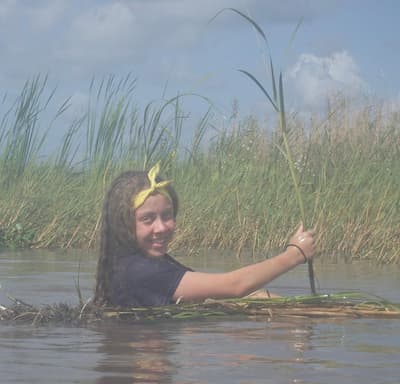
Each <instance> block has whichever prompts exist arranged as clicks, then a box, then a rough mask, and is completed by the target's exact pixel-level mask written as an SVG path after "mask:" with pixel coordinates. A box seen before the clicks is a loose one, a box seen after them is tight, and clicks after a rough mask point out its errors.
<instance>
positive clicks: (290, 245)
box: [286, 243, 308, 264]
mask: <svg viewBox="0 0 400 384" xmlns="http://www.w3.org/2000/svg"><path fill="white" fill-rule="evenodd" d="M288 247H295V248H297V249H298V250H299V251H300V253H301V254H302V255H303V257H304V264H305V263H307V261H308V259H307V256H306V254H305V253H304V251H303V250H302V249H301V248H300V247H299V246H298V245H296V244H292V243H290V244H288V245H287V246H286V248H288Z"/></svg>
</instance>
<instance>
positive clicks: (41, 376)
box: [0, 251, 400, 384]
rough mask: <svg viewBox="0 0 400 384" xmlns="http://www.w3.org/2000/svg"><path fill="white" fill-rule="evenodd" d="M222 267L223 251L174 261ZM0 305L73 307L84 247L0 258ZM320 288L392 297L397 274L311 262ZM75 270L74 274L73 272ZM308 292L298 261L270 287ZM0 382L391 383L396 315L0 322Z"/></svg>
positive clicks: (395, 375) (398, 352)
mask: <svg viewBox="0 0 400 384" xmlns="http://www.w3.org/2000/svg"><path fill="white" fill-rule="evenodd" d="M182 261H183V262H186V263H187V264H188V265H190V266H191V267H194V268H195V269H202V270H207V271H216V270H218V271H221V270H228V269H231V268H234V267H237V266H239V265H240V264H241V263H245V262H246V260H242V261H241V262H239V261H238V260H236V259H234V258H229V257H220V258H216V257H215V256H213V257H211V256H210V257H198V258H195V259H190V260H182ZM0 266H1V268H0V284H1V285H2V288H0V304H3V305H9V304H10V299H9V297H8V296H9V295H10V296H13V297H15V298H18V299H21V300H23V301H26V302H28V303H31V304H35V305H43V304H52V303H58V302H66V303H69V304H77V302H78V298H77V294H76V287H75V286H76V284H79V286H80V289H81V291H82V293H83V296H84V298H89V297H90V296H91V294H92V288H93V284H94V271H95V257H94V255H93V254H91V253H85V252H66V253H60V252H43V251H39V252H37V251H36V252H34V251H25V252H17V253H1V254H0ZM315 269H316V274H317V276H318V284H317V286H318V290H319V291H320V292H336V291H343V290H361V291H364V292H369V293H373V294H376V295H378V296H381V297H384V298H386V299H389V300H392V301H395V302H400V297H399V292H400V279H399V277H400V270H399V269H398V268H395V267H383V268H380V267H376V266H371V265H368V264H353V265H325V264H318V263H316V264H315ZM78 276H79V278H78ZM270 289H271V291H274V292H276V293H279V294H285V295H286V294H304V293H308V292H309V288H308V280H307V271H306V268H305V267H304V268H303V266H301V267H299V268H297V269H296V270H294V271H292V272H290V273H288V274H286V275H284V276H283V277H281V278H279V279H278V280H276V281H275V282H274V283H273V284H271V287H270ZM0 372H1V380H0V382H1V383H3V382H4V383H56V382H57V383H107V384H111V383H113V384H114V383H115V384H118V383H246V384H248V383H274V384H280V383H282V384H283V383H326V384H336V383H363V384H377V383H393V384H394V383H396V384H398V383H399V377H400V320H387V319H357V320H354V319H345V320H311V319H297V320H293V319H290V320H285V321H283V320H280V321H267V319H258V320H248V319H229V318H224V319H217V320H200V321H199V320H196V321H193V320H191V321H161V322H152V323H145V324H131V325H123V324H117V325H115V324H114V325H112V326H110V325H107V326H105V325H103V326H100V325H97V326H90V327H86V328H76V327H60V326H46V327H33V326H30V325H18V326H13V325H4V324H2V325H0Z"/></svg>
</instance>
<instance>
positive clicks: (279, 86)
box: [217, 8, 316, 295]
mask: <svg viewBox="0 0 400 384" xmlns="http://www.w3.org/2000/svg"><path fill="white" fill-rule="evenodd" d="M225 10H227V11H232V12H234V13H236V14H238V15H239V16H241V17H242V18H244V19H245V20H246V21H247V22H249V23H250V25H252V26H253V27H254V29H255V30H256V31H257V32H258V34H259V35H260V36H261V38H262V39H263V41H264V43H265V45H266V48H267V50H268V52H269V45H268V40H267V37H266V35H265V33H264V31H263V30H262V28H261V27H260V26H259V25H258V24H257V23H256V22H255V21H254V20H253V19H252V18H251V17H249V16H247V15H245V14H244V13H243V12H241V11H239V10H237V9H235V8H226V9H223V10H222V11H221V12H223V11H225ZM219 13H220V12H219ZM219 13H218V14H219ZM218 14H217V16H218ZM299 25H300V23H299V24H298V25H297V27H296V30H295V32H296V31H297V29H298V27H299ZM294 34H295V33H294ZM294 34H293V36H294ZM269 65H270V77H271V81H272V95H271V94H270V93H269V92H268V91H267V90H266V89H265V87H264V86H263V85H262V84H261V82H260V81H259V80H258V79H257V78H256V77H254V76H253V75H252V74H251V73H249V72H248V71H246V70H243V69H240V72H242V73H243V74H245V75H246V76H247V77H248V78H250V80H251V81H253V82H254V83H255V84H256V85H257V87H258V88H259V89H260V90H261V92H262V93H263V94H264V95H265V97H266V98H267V100H268V102H269V103H270V104H271V105H272V107H273V108H274V110H275V111H276V112H277V115H278V118H279V127H280V133H281V134H282V138H283V147H282V148H281V147H280V146H279V148H280V150H281V152H282V153H283V155H284V156H285V158H286V160H287V164H288V167H289V171H290V176H291V179H292V182H293V186H294V189H295V196H296V199H297V203H298V205H299V209H300V214H301V218H302V223H303V225H304V227H305V228H307V224H308V222H307V221H306V214H305V210H304V203H303V198H302V192H301V189H300V183H299V179H298V174H297V171H296V168H295V164H294V160H293V155H292V149H291V147H290V145H289V138H288V136H289V134H290V132H289V130H288V126H287V123H286V120H287V118H286V113H285V99H284V93H283V80H282V72H280V73H279V76H278V81H277V78H275V70H274V65H273V61H272V57H271V53H270V52H269ZM307 263H308V276H309V280H310V288H311V293H312V294H314V295H315V294H316V290H315V279H314V268H313V263H312V260H311V259H310V260H308V262H307Z"/></svg>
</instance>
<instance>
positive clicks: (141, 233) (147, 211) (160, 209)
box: [135, 193, 175, 257]
mask: <svg viewBox="0 0 400 384" xmlns="http://www.w3.org/2000/svg"><path fill="white" fill-rule="evenodd" d="M135 225H136V242H137V246H138V248H139V249H140V250H141V251H142V252H143V253H144V254H145V255H146V256H150V257H161V256H163V255H165V253H166V252H167V249H168V245H169V243H170V241H171V240H172V237H173V235H174V231H175V217H174V208H173V205H172V202H171V201H170V199H168V198H167V197H166V196H164V195H162V194H160V193H157V194H154V195H150V196H149V197H148V198H147V199H146V200H145V202H144V203H143V204H142V205H141V206H140V207H139V208H137V209H136V210H135Z"/></svg>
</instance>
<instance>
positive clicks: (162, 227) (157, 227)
mask: <svg viewBox="0 0 400 384" xmlns="http://www.w3.org/2000/svg"><path fill="white" fill-rule="evenodd" d="M167 229H168V226H167V223H166V222H165V221H164V220H162V219H161V218H159V219H157V220H155V222H154V231H155V232H164V231H166V230H167Z"/></svg>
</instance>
